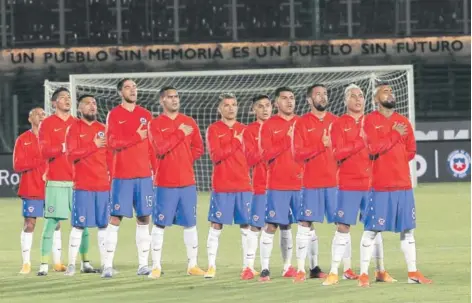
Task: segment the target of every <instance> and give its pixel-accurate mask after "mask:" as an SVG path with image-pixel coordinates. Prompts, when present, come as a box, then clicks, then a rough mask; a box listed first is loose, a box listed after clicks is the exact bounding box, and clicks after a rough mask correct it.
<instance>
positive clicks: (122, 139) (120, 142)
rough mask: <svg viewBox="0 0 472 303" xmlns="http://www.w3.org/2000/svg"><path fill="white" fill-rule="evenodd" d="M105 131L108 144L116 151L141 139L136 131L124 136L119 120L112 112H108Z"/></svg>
mask: <svg viewBox="0 0 472 303" xmlns="http://www.w3.org/2000/svg"><path fill="white" fill-rule="evenodd" d="M136 131H137V130H136ZM105 132H106V137H107V144H108V146H109V147H110V148H111V149H113V150H117V151H119V150H122V149H124V148H127V147H130V146H133V145H135V144H137V143H139V142H141V141H142V139H141V136H140V135H139V134H138V133H137V132H135V133H134V134H133V135H132V136H124V135H123V133H122V132H121V131H120V127H119V122H118V120H117V119H116V116H115V115H113V114H112V112H110V113H108V116H107V126H106V131H105Z"/></svg>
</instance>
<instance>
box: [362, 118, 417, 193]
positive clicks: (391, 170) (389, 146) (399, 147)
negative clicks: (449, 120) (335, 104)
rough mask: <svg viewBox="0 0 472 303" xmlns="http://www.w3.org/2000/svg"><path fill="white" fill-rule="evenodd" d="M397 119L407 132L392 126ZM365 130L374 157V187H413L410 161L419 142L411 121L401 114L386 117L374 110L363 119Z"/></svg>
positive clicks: (404, 188)
mask: <svg viewBox="0 0 472 303" xmlns="http://www.w3.org/2000/svg"><path fill="white" fill-rule="evenodd" d="M395 122H396V123H403V124H405V125H406V126H407V134H406V135H404V136H402V135H400V133H399V132H397V131H395V130H393V129H392V127H393V125H394V123H395ZM364 132H365V134H366V137H367V147H368V149H369V154H370V155H371V156H372V157H373V158H374V159H375V160H374V161H373V166H372V188H373V189H374V190H378V191H391V190H406V189H411V179H410V166H409V163H408V162H409V161H410V160H413V159H414V158H415V154H416V142H415V135H414V133H413V128H412V127H411V124H410V121H408V119H407V118H406V117H405V116H402V115H400V114H398V113H393V114H392V115H391V116H390V117H389V118H387V117H385V116H384V115H382V114H381V113H379V112H378V111H374V112H372V113H370V114H369V115H367V116H366V117H365V119H364Z"/></svg>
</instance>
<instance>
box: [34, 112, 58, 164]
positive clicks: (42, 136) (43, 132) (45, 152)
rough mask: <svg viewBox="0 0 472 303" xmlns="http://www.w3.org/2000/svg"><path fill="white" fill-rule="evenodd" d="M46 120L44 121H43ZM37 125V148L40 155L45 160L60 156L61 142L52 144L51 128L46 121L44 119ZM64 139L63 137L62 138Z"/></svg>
mask: <svg viewBox="0 0 472 303" xmlns="http://www.w3.org/2000/svg"><path fill="white" fill-rule="evenodd" d="M45 122H46V123H45ZM45 122H43V123H41V124H40V126H39V134H38V140H39V149H40V151H41V155H42V156H43V158H44V159H45V160H51V159H53V158H55V157H58V156H60V155H61V154H62V153H63V149H64V146H63V144H57V145H53V144H52V142H51V128H50V127H49V123H48V121H45ZM64 141H65V138H64Z"/></svg>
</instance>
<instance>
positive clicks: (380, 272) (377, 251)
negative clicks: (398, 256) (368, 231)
mask: <svg viewBox="0 0 472 303" xmlns="http://www.w3.org/2000/svg"><path fill="white" fill-rule="evenodd" d="M372 257H373V258H374V259H375V280H376V281H377V282H387V283H393V282H397V280H395V279H394V278H392V276H390V274H389V273H388V272H387V271H386V270H385V265H384V249H383V239H382V233H380V232H379V233H377V235H376V236H375V239H374V252H373V253H372Z"/></svg>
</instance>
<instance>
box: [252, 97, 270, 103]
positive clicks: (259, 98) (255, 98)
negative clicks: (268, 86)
mask: <svg viewBox="0 0 472 303" xmlns="http://www.w3.org/2000/svg"><path fill="white" fill-rule="evenodd" d="M262 99H269V100H270V98H269V96H268V95H257V96H255V97H253V98H252V104H255V103H256V102H257V101H259V100H262Z"/></svg>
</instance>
